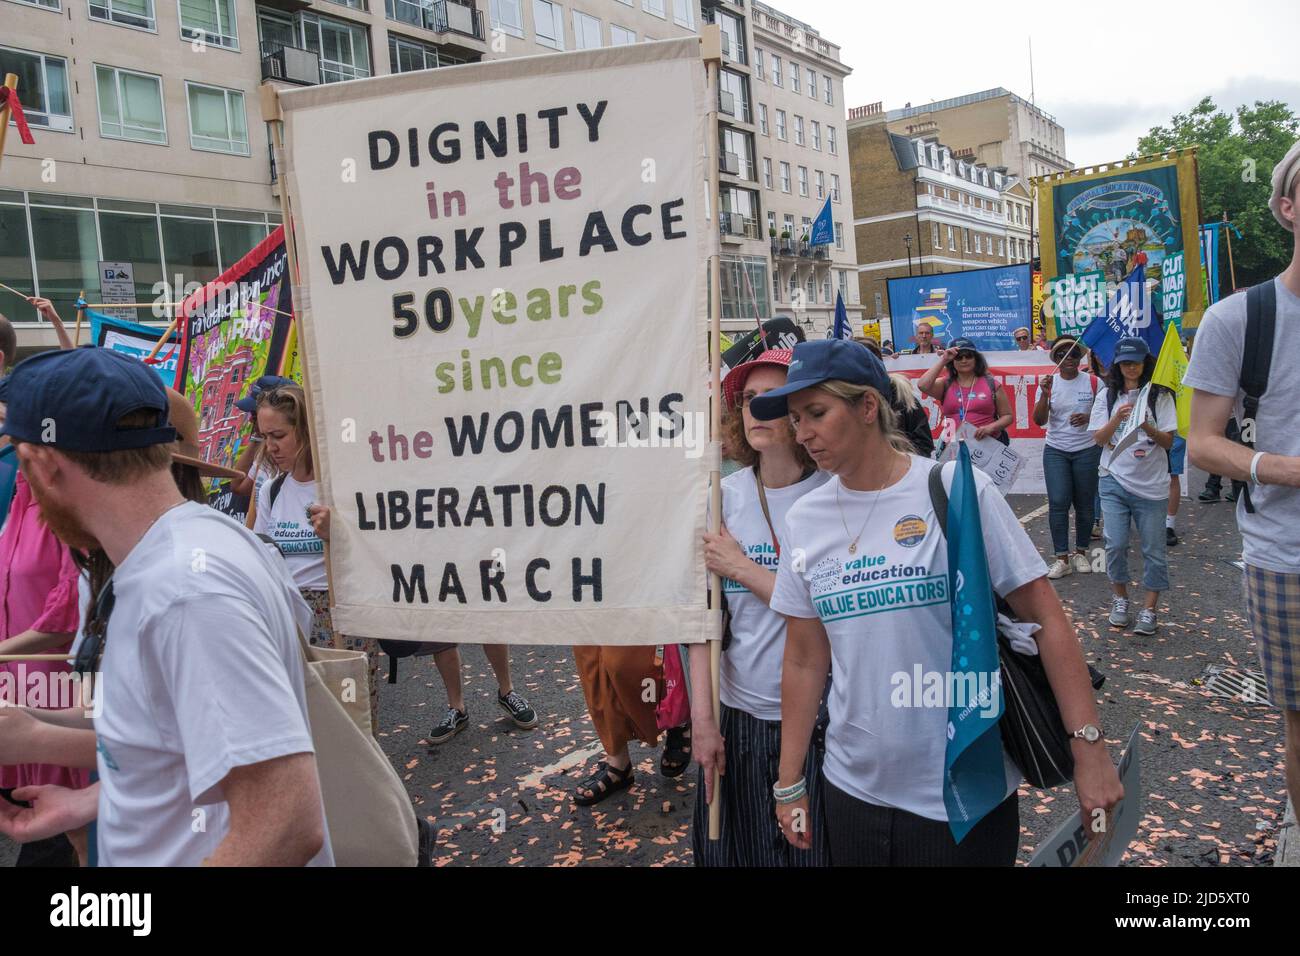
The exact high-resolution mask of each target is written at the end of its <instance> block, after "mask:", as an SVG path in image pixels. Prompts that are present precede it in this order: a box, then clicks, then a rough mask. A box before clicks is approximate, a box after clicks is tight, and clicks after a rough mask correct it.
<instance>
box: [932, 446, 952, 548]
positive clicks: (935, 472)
mask: <svg viewBox="0 0 1300 956" xmlns="http://www.w3.org/2000/svg"><path fill="white" fill-rule="evenodd" d="M930 504H931V505H932V506H933V507H934V515H935V518H936V519H938V522H939V530H940V531H942V532H943V536H944V537H945V538H946V537H947V536H948V491H947V489H946V488H944V486H943V465H942V464H938V465H935V466H934V467H933V468H931V469H930Z"/></svg>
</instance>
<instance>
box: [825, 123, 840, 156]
mask: <svg viewBox="0 0 1300 956" xmlns="http://www.w3.org/2000/svg"><path fill="white" fill-rule="evenodd" d="M826 149H827V150H829V151H830V154H831V155H832V156H836V155H838V154H839V147H837V146H836V145H835V127H834V126H827V127H826Z"/></svg>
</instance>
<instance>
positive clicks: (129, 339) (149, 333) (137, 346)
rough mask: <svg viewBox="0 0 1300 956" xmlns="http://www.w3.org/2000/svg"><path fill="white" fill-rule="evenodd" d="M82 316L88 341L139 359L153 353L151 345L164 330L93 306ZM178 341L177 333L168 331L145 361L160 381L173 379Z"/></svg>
mask: <svg viewBox="0 0 1300 956" xmlns="http://www.w3.org/2000/svg"><path fill="white" fill-rule="evenodd" d="M86 317H87V318H89V319H90V341H91V342H93V343H94V344H95V345H98V346H99V347H100V348H105V349H109V350H110V351H113V352H121V353H122V354H123V355H129V356H131V358H136V359H139V360H140V361H142V362H143V361H144V360H145V359H146V358H148V357H149V356H150V355H151V354H153V353H154V346H156V345H157V344H158V339H160V338H161V337H162V333H163V331H164V330H163V329H162V328H161V327H157V326H152V325H141V324H140V323H139V322H129V321H127V320H126V319H119V318H116V317H115V316H111V315H105V314H103V313H102V312H96V311H94V310H93V309H87V310H86ZM180 341H181V337H180V334H179V333H177V332H172V333H171V335H169V336H168V337H167V341H166V342H164V343H163V345H162V347H161V348H159V349H158V350H157V354H156V355H154V357H153V359H152V360H151V361H150V362H149V363H148V364H149V366H150V367H151V368H152V369H153V370H154V371H155V372H157V373H158V377H159V378H161V379H162V381H163V384H164V385H171V383H172V382H174V381H175V380H176V367H177V366H178V365H179V364H180V353H181V345H180Z"/></svg>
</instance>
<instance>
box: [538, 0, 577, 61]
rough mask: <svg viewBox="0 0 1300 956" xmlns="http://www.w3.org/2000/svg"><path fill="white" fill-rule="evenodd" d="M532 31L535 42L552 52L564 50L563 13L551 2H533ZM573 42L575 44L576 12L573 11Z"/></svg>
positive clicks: (542, 0)
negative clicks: (534, 35)
mask: <svg viewBox="0 0 1300 956" xmlns="http://www.w3.org/2000/svg"><path fill="white" fill-rule="evenodd" d="M533 30H534V31H535V34H536V39H537V42H538V43H540V44H541V45H542V46H545V47H550V48H551V49H552V50H563V49H564V11H563V9H561V7H560V5H559V4H558V3H551V0H533ZM573 35H574V40H575V42H577V37H578V26H577V11H576V10H575V11H574V27H573Z"/></svg>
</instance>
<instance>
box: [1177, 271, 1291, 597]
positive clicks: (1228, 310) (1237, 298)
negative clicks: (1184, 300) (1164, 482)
mask: <svg viewBox="0 0 1300 956" xmlns="http://www.w3.org/2000/svg"><path fill="white" fill-rule="evenodd" d="M1273 285H1274V287H1275V288H1276V290H1277V324H1276V327H1275V331H1274V333H1273V364H1272V366H1271V367H1270V368H1271V371H1270V374H1269V380H1268V389H1267V390H1266V391H1265V392H1264V395H1263V397H1262V398H1261V399H1260V403H1259V415H1258V416H1257V418H1256V421H1255V450H1256V451H1266V452H1269V453H1270V454H1275V455H1291V456H1300V429H1297V428H1296V427H1295V417H1296V408H1297V406H1300V384H1298V383H1297V381H1296V379H1295V377H1294V375H1293V374H1292V370H1293V369H1296V368H1298V367H1300V298H1296V296H1294V295H1292V294H1291V291H1290V290H1289V289H1287V288H1286V286H1284V285H1283V284H1282V282H1281V280H1277V279H1275V280H1274V282H1273ZM1245 346H1246V296H1245V293H1238V294H1236V295H1232V296H1229V297H1228V298H1226V299H1223V300H1221V301H1219V302H1216V303H1215V304H1214V305H1212V306H1210V308H1209V309H1208V310H1207V311H1206V313H1205V317H1204V318H1203V319H1202V320H1201V327H1200V329H1198V330H1197V333H1196V343H1195V346H1194V347H1193V349H1192V359H1191V363H1190V365H1189V366H1188V369H1187V375H1186V376H1185V377H1184V379H1183V382H1184V384H1186V385H1190V386H1191V387H1192V388H1196V389H1200V390H1201V391H1203V392H1211V393H1213V394H1215V395H1231V396H1234V397H1235V398H1236V400H1237V404H1236V415H1237V420H1238V421H1241V419H1242V410H1241V402H1242V398H1243V392H1242V391H1241V389H1240V387H1239V386H1238V382H1239V379H1240V376H1241V353H1242V352H1243V350H1244V349H1245ZM1250 495H1251V500H1252V501H1253V502H1254V505H1255V513H1254V514H1248V513H1247V512H1246V506H1245V501H1244V500H1238V502H1237V525H1238V527H1239V528H1241V539H1242V545H1243V552H1242V556H1243V558H1244V560H1245V561H1246V563H1248V564H1252V565H1254V566H1255V567H1257V568H1263V569H1264V570H1266V571H1275V572H1278V573H1281V574H1300V536H1297V535H1296V533H1295V529H1296V527H1297V526H1300V489H1297V488H1286V487H1282V486H1280V485H1256V486H1252V488H1251V492H1250Z"/></svg>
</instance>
